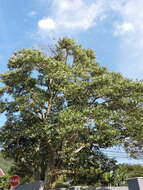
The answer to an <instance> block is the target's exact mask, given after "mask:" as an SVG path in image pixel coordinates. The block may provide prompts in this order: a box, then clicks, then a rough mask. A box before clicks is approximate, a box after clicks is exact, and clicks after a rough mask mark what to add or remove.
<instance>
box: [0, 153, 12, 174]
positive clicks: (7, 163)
mask: <svg viewBox="0 0 143 190" xmlns="http://www.w3.org/2000/svg"><path fill="white" fill-rule="evenodd" d="M11 166H12V161H11V160H7V159H5V158H3V155H2V153H1V152H0V168H1V169H2V170H3V171H4V172H5V173H7V171H8V170H9V169H10V167H11Z"/></svg>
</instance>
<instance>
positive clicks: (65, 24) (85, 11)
mask: <svg viewBox="0 0 143 190" xmlns="http://www.w3.org/2000/svg"><path fill="white" fill-rule="evenodd" d="M105 4H106V3H104V0H95V1H94V2H90V0H89V1H88V0H72V1H71V0H53V2H52V15H51V16H52V18H54V20H51V19H50V18H49V17H47V18H44V19H42V20H40V21H39V22H38V27H39V28H40V29H41V30H47V32H49V29H53V30H54V29H55V28H56V27H55V26H57V28H56V30H57V31H58V32H60V31H62V32H63V31H68V32H69V33H70V32H71V31H72V32H75V31H76V32H79V31H81V30H87V29H89V28H91V27H93V26H95V25H96V24H97V22H99V20H100V21H101V20H102V19H103V18H104V16H105V15H104V10H105V8H104V6H105ZM103 15H104V16H103ZM55 23H57V24H55ZM49 26H51V27H49ZM42 34H43V32H42Z"/></svg>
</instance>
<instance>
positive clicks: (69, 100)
mask: <svg viewBox="0 0 143 190" xmlns="http://www.w3.org/2000/svg"><path fill="white" fill-rule="evenodd" d="M53 52H54V54H53V55H50V56H49V55H46V54H44V53H43V52H41V51H39V50H34V49H22V50H20V51H17V52H16V53H14V55H13V56H12V57H11V58H10V59H9V63H8V72H6V73H3V74H2V75H1V82H2V83H3V87H1V89H0V94H1V101H0V110H1V113H5V115H6V122H5V124H4V126H3V127H2V129H1V142H2V146H3V149H4V153H5V156H7V157H10V158H12V159H13V160H14V161H15V163H18V165H22V166H24V167H25V168H30V170H31V172H32V173H33V176H34V178H35V179H43V180H45V186H44V188H45V190H46V189H52V188H53V187H54V184H55V182H56V180H57V179H58V176H59V175H63V174H68V173H74V172H75V171H77V170H78V169H79V168H81V167H86V166H88V165H91V166H93V167H96V168H100V166H101V165H102V162H103V161H104V157H100V156H99V155H101V151H100V148H107V147H111V146H113V145H117V144H120V143H123V142H125V141H126V142H127V140H128V139H129V136H130V135H131V133H130V132H129V131H130V129H131V128H132V126H133V125H134V124H135V121H136V119H137V118H138V117H140V115H141V113H142V109H143V108H142V99H141V97H142V89H143V85H142V83H141V82H134V81H132V80H129V79H126V78H123V77H122V75H121V74H119V73H114V72H109V71H108V70H107V69H106V68H104V67H101V66H100V64H99V63H98V62H97V61H96V59H95V54H94V52H93V51H92V50H91V49H84V48H82V47H81V46H80V45H77V44H76V43H75V42H74V41H73V40H72V39H68V38H64V39H61V40H59V41H58V43H57V45H56V46H55V49H54V51H53ZM136 127H138V128H140V121H138V123H136ZM107 163H108V162H107ZM107 165H108V164H107ZM107 165H106V164H105V167H106V166H107Z"/></svg>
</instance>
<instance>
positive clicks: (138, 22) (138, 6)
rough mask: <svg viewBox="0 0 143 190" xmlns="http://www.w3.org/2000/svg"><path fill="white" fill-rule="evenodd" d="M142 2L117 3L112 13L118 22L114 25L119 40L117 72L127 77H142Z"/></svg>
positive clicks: (129, 0) (135, 0)
mask: <svg viewBox="0 0 143 190" xmlns="http://www.w3.org/2000/svg"><path fill="white" fill-rule="evenodd" d="M142 7H143V1H142V0H126V1H123V2H122V3H117V4H116V6H114V7H113V11H115V12H116V13H118V15H119V20H116V22H115V23H116V24H115V25H114V28H115V31H114V34H115V35H116V36H118V38H119V39H120V47H121V52H120V54H119V56H120V64H118V70H119V71H121V72H122V73H124V74H125V75H126V76H128V77H133V78H142V76H143V61H142V52H143V11H142Z"/></svg>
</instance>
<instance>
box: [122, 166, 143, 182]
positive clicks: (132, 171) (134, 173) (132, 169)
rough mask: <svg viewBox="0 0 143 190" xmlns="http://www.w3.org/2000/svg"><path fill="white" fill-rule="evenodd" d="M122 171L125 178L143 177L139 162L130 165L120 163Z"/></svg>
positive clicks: (142, 167)
mask: <svg viewBox="0 0 143 190" xmlns="http://www.w3.org/2000/svg"><path fill="white" fill-rule="evenodd" d="M120 168H121V170H122V172H124V173H125V175H126V179H127V178H133V177H143V166H142V165H139V164H135V165H130V164H122V165H120Z"/></svg>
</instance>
